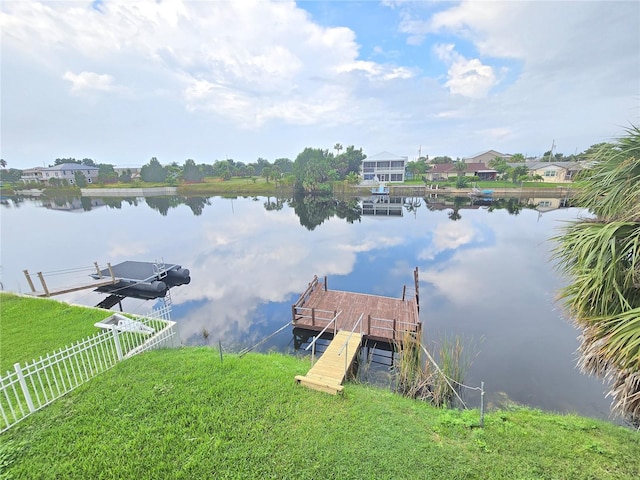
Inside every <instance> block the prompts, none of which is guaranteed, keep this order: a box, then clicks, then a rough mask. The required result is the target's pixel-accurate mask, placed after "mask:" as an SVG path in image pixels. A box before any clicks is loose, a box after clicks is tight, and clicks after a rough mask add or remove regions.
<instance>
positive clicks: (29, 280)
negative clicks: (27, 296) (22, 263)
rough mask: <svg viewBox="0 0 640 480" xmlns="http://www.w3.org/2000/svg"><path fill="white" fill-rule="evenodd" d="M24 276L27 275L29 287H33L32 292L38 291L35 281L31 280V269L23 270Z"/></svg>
mask: <svg viewBox="0 0 640 480" xmlns="http://www.w3.org/2000/svg"><path fill="white" fill-rule="evenodd" d="M23 272H24V276H25V277H27V283H28V284H29V288H31V292H32V293H33V292H35V291H36V287H34V286H33V282H32V281H31V276H30V275H29V270H23Z"/></svg>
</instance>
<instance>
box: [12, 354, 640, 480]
mask: <svg viewBox="0 0 640 480" xmlns="http://www.w3.org/2000/svg"><path fill="white" fill-rule="evenodd" d="M308 367H309V364H308V361H307V360H300V359H297V358H294V357H292V356H284V355H280V354H270V355H260V354H249V355H246V356H245V357H243V358H239V357H238V356H235V355H227V356H225V358H224V361H223V362H221V361H220V358H219V356H218V353H217V352H216V351H214V350H212V349H209V348H183V349H179V350H161V351H155V352H149V353H146V354H143V355H139V356H137V357H134V358H132V359H129V360H127V361H125V362H123V363H120V364H119V365H117V366H116V367H115V368H113V369H112V370H109V371H108V372H106V373H104V374H102V375H100V376H99V377H97V378H95V379H93V380H91V381H90V382H88V383H87V384H85V385H83V386H82V387H80V388H78V389H77V390H75V391H74V392H72V393H71V394H69V395H67V396H66V397H64V398H62V399H60V400H58V401H56V402H54V403H53V404H52V405H50V406H49V407H47V408H45V409H43V410H41V411H39V412H37V413H35V414H34V415H32V416H31V417H29V418H27V419H26V420H24V421H23V422H21V423H20V424H18V425H16V426H15V427H13V428H12V429H11V430H9V431H8V432H5V433H4V434H3V435H2V439H1V440H2V441H1V442H0V445H1V446H0V465H4V467H3V468H4V475H5V477H6V478H12V477H13V478H41V479H47V478H66V479H73V478H78V479H85V478H149V479H154V478H175V479H181V478H184V479H190V478H300V479H305V478H339V479H349V478H446V479H456V478H465V479H467V478H482V479H492V478H500V479H502V478H523V479H527V478H531V479H534V478H535V479H539V478H567V479H582V478H584V479H587V478H598V479H609V478H611V479H613V478H638V476H639V475H640V464H639V463H638V458H640V435H639V434H638V433H635V432H633V431H631V430H628V429H625V428H623V427H619V426H615V425H612V424H609V423H606V422H602V421H598V420H592V419H587V418H581V417H577V416H573V415H568V416H560V415H554V414H549V413H543V412H540V411H535V410H528V409H524V408H513V409H510V410H505V411H497V412H493V413H489V414H487V415H486V416H485V428H484V429H479V428H474V427H475V425H477V423H478V412H477V411H458V410H443V409H437V408H434V407H431V406H429V405H428V404H426V403H424V402H418V401H415V400H411V399H407V398H404V397H400V396H398V395H394V394H392V393H390V392H388V391H385V390H382V389H378V388H371V387H367V386H364V385H353V384H348V385H347V386H346V388H345V393H344V396H331V395H327V394H323V393H319V392H315V391H311V390H308V389H306V388H304V387H301V386H299V385H297V384H295V382H294V380H293V378H294V376H295V375H296V374H301V373H305V372H306V370H307V369H308Z"/></svg>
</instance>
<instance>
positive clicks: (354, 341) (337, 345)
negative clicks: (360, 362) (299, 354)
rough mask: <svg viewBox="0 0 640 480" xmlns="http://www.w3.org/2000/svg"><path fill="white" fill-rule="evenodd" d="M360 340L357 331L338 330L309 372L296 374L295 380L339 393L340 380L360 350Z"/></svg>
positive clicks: (316, 388) (334, 393)
mask: <svg viewBox="0 0 640 480" xmlns="http://www.w3.org/2000/svg"><path fill="white" fill-rule="evenodd" d="M349 335H351V337H350V338H349ZM361 341H362V335H361V334H359V333H355V332H354V333H351V332H348V331H345V330H341V331H339V332H338V333H336V335H335V336H334V337H333V340H331V343H330V344H329V346H328V347H327V349H326V350H325V351H324V353H323V354H322V356H321V357H320V359H319V360H318V361H317V362H316V364H315V365H313V366H312V367H311V370H309V373H307V374H306V375H296V381H297V382H298V383H300V384H302V385H305V386H307V387H309V388H312V389H314V390H320V391H321V392H326V393H331V394H333V395H336V394H338V393H341V392H342V390H343V389H344V387H343V386H342V382H344V379H345V374H346V372H348V371H349V369H350V368H351V364H352V363H353V360H354V359H355V358H356V355H357V354H358V351H359V350H360V342H361ZM345 343H346V346H345ZM343 347H344V348H343Z"/></svg>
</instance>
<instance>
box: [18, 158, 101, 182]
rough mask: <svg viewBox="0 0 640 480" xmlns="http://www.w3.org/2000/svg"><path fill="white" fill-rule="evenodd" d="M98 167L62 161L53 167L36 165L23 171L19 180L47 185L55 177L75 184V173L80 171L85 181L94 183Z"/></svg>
mask: <svg viewBox="0 0 640 480" xmlns="http://www.w3.org/2000/svg"><path fill="white" fill-rule="evenodd" d="M98 171H99V169H98V167H89V166H87V165H81V164H79V163H62V164H60V165H55V166H53V167H36V168H30V169H27V170H24V171H23V174H22V177H21V178H20V180H21V181H22V182H23V183H30V182H38V183H41V184H43V185H48V184H49V181H50V180H53V179H54V178H57V179H59V180H66V181H67V182H69V185H75V174H76V172H80V173H82V174H83V175H84V178H85V179H86V180H87V183H94V182H95V181H96V179H97V177H98Z"/></svg>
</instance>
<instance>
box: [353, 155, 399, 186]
mask: <svg viewBox="0 0 640 480" xmlns="http://www.w3.org/2000/svg"><path fill="white" fill-rule="evenodd" d="M406 166H407V157H399V156H398V155H394V154H392V153H389V152H382V153H378V154H377V155H374V156H373V157H367V158H366V159H365V160H363V161H362V166H361V167H360V168H361V170H360V175H361V176H362V179H363V180H364V181H378V182H390V183H402V182H404V177H405V168H406Z"/></svg>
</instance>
